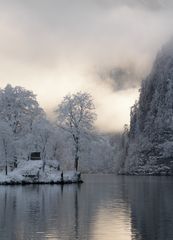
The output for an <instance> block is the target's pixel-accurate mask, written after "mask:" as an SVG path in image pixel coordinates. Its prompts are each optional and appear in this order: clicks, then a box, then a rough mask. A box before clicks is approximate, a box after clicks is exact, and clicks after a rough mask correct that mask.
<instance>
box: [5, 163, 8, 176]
mask: <svg viewBox="0 0 173 240" xmlns="http://www.w3.org/2000/svg"><path fill="white" fill-rule="evenodd" d="M7 174H8V168H7V164H6V166H5V175H7Z"/></svg>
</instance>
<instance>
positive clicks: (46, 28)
mask: <svg viewBox="0 0 173 240" xmlns="http://www.w3.org/2000/svg"><path fill="white" fill-rule="evenodd" d="M172 25H173V3H172V1H171V0H170V1H168V0H165V1H164V0H163V1H161V0H160V1H159V0H157V1H156V0H155V1H154V0H153V1H151V0H148V1H144V0H141V1H140V0H138V1H137V0H136V1H135V0H134V1H132V0H129V1H125V0H124V1H120V0H114V1H113V0H86V1H80V0H30V1H26V0H6V1H4V0H1V1H0V87H4V86H5V85H6V84H7V83H11V84H12V85H13V86H14V85H20V86H23V87H25V88H27V89H30V90H33V91H34V93H36V94H37V96H38V100H39V103H40V104H41V106H42V107H43V108H44V109H45V110H46V111H47V113H48V115H49V117H50V118H52V117H53V110H54V109H55V107H56V105H57V104H58V103H59V102H60V101H61V100H62V98H63V96H64V95H65V94H67V93H69V92H76V91H80V90H81V91H88V92H90V93H91V94H92V95H93V98H94V101H95V105H96V109H97V114H98V120H97V123H96V124H97V127H98V128H99V129H101V130H102V131H106V132H110V131H120V130H122V128H123V125H124V124H125V123H128V122H129V112H130V106H131V105H133V103H134V101H135V99H137V98H138V89H139V87H140V82H141V80H142V79H143V78H145V76H146V75H147V74H148V73H149V71H150V69H151V67H152V63H153V60H154V58H155V56H156V54H157V52H158V50H159V49H160V48H161V46H162V45H163V44H164V43H165V42H167V41H168V40H169V38H170V37H171V36H172V31H173V29H172Z"/></svg>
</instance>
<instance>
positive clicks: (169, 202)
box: [124, 177, 173, 240]
mask: <svg viewBox="0 0 173 240" xmlns="http://www.w3.org/2000/svg"><path fill="white" fill-rule="evenodd" d="M125 183H126V184H125V185H124V193H125V194H126V196H127V197H128V203H129V207H130V209H131V228H132V236H133V237H132V239H134V240H136V239H137V240H138V239H140V240H154V239H157V240H168V239H170V240H172V239H173V227H172V226H173V215H172V213H173V191H172V178H166V177H125Z"/></svg>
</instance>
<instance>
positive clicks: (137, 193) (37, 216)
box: [0, 175, 173, 240]
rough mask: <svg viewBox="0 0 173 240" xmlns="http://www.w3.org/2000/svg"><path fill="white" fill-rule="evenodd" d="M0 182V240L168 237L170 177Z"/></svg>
mask: <svg viewBox="0 0 173 240" xmlns="http://www.w3.org/2000/svg"><path fill="white" fill-rule="evenodd" d="M84 180H85V183H84V184H82V185H79V186H78V185H65V186H63V187H61V186H57V185H34V186H6V187H5V186H0V240H35V239H37V240H44V239H51V240H76V239H80V240H131V239H132V240H150V239H151V240H155V239H157V240H160V239H161V240H169V239H170V240H172V239H173V178H172V177H130V176H114V175H87V176H84Z"/></svg>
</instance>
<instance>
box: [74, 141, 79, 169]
mask: <svg viewBox="0 0 173 240" xmlns="http://www.w3.org/2000/svg"><path fill="white" fill-rule="evenodd" d="M75 143H76V146H75V162H74V168H75V170H76V171H77V170H78V165H79V138H76V142H75Z"/></svg>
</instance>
